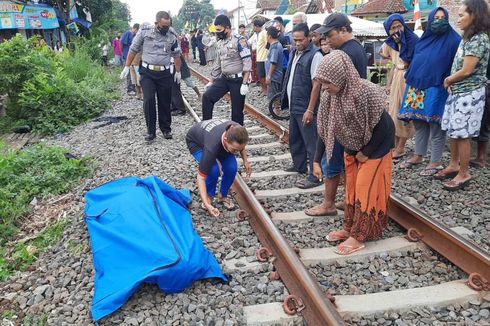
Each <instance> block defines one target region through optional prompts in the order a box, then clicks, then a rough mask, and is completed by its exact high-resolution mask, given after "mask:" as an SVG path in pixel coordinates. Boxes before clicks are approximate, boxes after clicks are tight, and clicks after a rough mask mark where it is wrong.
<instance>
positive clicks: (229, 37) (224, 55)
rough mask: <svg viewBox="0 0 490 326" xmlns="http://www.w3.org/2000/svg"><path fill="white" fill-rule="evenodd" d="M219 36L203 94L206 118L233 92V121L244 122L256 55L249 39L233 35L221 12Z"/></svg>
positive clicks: (226, 19) (217, 31)
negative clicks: (215, 56)
mask: <svg viewBox="0 0 490 326" xmlns="http://www.w3.org/2000/svg"><path fill="white" fill-rule="evenodd" d="M214 25H215V27H216V37H217V38H218V55H217V60H216V63H215V65H214V67H213V70H212V71H211V81H210V82H209V83H208V84H207V85H206V92H205V93H204V94H203V96H202V112H203V120H209V119H212V117H213V108H214V103H216V102H218V101H219V100H220V99H221V98H222V97H223V96H224V95H225V94H226V93H227V92H230V95H231V120H233V121H235V122H237V123H239V124H241V125H243V107H244V105H245V95H247V93H248V77H249V73H250V71H251V70H252V54H251V51H250V48H249V47H248V43H247V40H246V39H245V38H244V37H243V36H241V35H233V34H232V31H231V23H230V19H229V18H228V17H226V16H225V15H219V16H217V17H216V18H215V20H214Z"/></svg>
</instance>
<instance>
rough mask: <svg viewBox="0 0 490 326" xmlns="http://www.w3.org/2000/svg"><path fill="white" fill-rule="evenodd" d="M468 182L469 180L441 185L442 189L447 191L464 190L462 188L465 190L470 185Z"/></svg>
mask: <svg viewBox="0 0 490 326" xmlns="http://www.w3.org/2000/svg"><path fill="white" fill-rule="evenodd" d="M470 181H471V178H469V179H467V180H465V181H461V182H456V181H453V180H451V181H448V182H446V183H445V184H443V186H442V187H443V188H444V189H445V190H447V191H456V190H464V188H466V187H467V186H468V185H469V184H470Z"/></svg>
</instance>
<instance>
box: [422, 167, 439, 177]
mask: <svg viewBox="0 0 490 326" xmlns="http://www.w3.org/2000/svg"><path fill="white" fill-rule="evenodd" d="M442 169H443V167H442V166H438V167H435V168H425V169H423V170H422V171H421V172H420V173H419V175H420V176H422V177H430V176H433V175H434V174H436V173H437V172H439V171H441V170H442Z"/></svg>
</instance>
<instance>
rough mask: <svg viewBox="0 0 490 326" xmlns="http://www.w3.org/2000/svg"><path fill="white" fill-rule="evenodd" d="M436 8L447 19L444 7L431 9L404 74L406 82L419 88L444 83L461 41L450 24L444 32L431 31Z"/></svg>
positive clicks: (447, 15)
mask: <svg viewBox="0 0 490 326" xmlns="http://www.w3.org/2000/svg"><path fill="white" fill-rule="evenodd" d="M438 10H442V11H444V14H445V15H446V19H447V20H449V14H448V12H447V10H446V9H444V8H442V7H438V8H436V9H434V10H432V11H431V13H430V14H429V20H428V24H427V28H426V30H425V32H424V34H423V35H422V37H421V38H420V41H419V42H418V43H417V45H415V53H414V57H413V61H412V63H411V64H410V66H409V68H408V71H407V73H406V74H405V80H406V82H407V84H408V85H410V86H412V87H414V88H416V89H419V90H422V89H426V88H429V87H432V86H440V85H443V84H444V79H445V78H446V77H447V76H449V74H450V73H451V66H452V64H453V59H454V56H455V55H456V51H457V50H458V46H459V43H460V42H461V36H459V34H458V33H457V32H456V31H455V30H454V29H453V28H452V27H451V26H449V29H448V30H447V31H446V32H445V33H444V34H440V35H437V34H434V33H432V32H431V29H430V26H431V25H432V23H433V22H434V16H435V14H436V12H437V11H438Z"/></svg>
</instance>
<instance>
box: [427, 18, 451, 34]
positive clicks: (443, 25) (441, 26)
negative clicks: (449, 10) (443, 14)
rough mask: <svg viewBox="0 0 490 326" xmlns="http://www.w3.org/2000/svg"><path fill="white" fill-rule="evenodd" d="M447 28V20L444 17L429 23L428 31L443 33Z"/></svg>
mask: <svg viewBox="0 0 490 326" xmlns="http://www.w3.org/2000/svg"><path fill="white" fill-rule="evenodd" d="M448 29H449V22H448V21H447V20H446V19H438V20H434V21H433V22H432V24H430V31H431V32H432V33H434V34H436V35H440V34H444V33H445V32H447V30H448Z"/></svg>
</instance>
